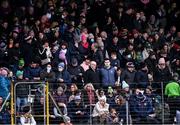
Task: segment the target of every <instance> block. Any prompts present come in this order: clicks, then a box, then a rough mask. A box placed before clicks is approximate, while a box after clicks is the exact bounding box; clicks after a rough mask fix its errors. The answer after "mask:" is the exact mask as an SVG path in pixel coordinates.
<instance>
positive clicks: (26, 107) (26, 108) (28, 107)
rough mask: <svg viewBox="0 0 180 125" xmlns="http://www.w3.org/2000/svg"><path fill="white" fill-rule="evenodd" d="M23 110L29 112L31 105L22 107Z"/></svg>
mask: <svg viewBox="0 0 180 125" xmlns="http://www.w3.org/2000/svg"><path fill="white" fill-rule="evenodd" d="M22 110H23V112H24V113H28V112H29V111H30V106H29V105H25V106H23V107H22Z"/></svg>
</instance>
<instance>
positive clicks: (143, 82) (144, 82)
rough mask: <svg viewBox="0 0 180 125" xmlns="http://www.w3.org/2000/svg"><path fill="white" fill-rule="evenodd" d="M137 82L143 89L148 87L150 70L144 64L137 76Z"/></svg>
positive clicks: (141, 65)
mask: <svg viewBox="0 0 180 125" xmlns="http://www.w3.org/2000/svg"><path fill="white" fill-rule="evenodd" d="M135 81H136V83H137V85H138V86H139V87H141V88H146V87H147V86H148V68H147V65H146V64H145V63H144V62H142V63H140V69H139V70H138V71H137V72H136V74H135Z"/></svg>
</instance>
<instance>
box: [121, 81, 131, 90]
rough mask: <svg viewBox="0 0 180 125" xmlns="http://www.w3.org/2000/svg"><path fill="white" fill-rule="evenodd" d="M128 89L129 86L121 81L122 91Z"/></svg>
mask: <svg viewBox="0 0 180 125" xmlns="http://www.w3.org/2000/svg"><path fill="white" fill-rule="evenodd" d="M126 88H129V85H128V84H127V83H126V81H122V89H126Z"/></svg>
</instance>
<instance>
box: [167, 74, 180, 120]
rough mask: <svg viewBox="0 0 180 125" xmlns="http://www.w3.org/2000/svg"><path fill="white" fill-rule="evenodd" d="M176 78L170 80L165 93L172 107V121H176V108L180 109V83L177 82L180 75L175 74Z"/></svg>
mask: <svg viewBox="0 0 180 125" xmlns="http://www.w3.org/2000/svg"><path fill="white" fill-rule="evenodd" d="M173 77H174V80H172V81H170V82H169V83H168V84H167V85H166V87H165V95H166V96H167V103H168V104H169V109H170V122H171V123H173V122H174V117H175V115H176V110H179V103H180V85H179V83H178V82H177V80H178V77H179V75H178V74H174V76H173Z"/></svg>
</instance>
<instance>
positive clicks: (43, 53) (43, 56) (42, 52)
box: [39, 41, 52, 66]
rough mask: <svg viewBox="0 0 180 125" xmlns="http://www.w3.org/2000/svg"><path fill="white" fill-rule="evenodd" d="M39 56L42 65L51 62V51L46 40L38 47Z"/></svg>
mask: <svg viewBox="0 0 180 125" xmlns="http://www.w3.org/2000/svg"><path fill="white" fill-rule="evenodd" d="M39 56H40V60H41V65H42V66H44V65H46V64H48V63H50V62H51V58H52V53H51V50H50V47H49V43H48V42H47V41H46V42H45V43H44V44H43V46H42V47H41V48H39Z"/></svg>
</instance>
